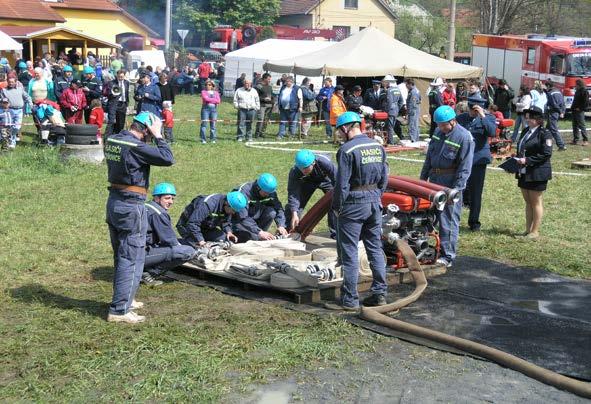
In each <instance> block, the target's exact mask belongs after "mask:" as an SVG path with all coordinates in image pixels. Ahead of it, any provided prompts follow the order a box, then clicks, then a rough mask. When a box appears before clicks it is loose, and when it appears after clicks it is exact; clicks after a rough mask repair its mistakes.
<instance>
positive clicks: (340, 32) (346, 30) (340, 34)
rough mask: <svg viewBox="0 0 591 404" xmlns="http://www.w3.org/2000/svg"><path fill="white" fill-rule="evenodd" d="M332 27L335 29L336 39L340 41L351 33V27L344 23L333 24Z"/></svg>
mask: <svg viewBox="0 0 591 404" xmlns="http://www.w3.org/2000/svg"><path fill="white" fill-rule="evenodd" d="M332 29H334V30H335V31H336V40H337V41H342V40H343V39H345V38H349V35H351V27H348V26H346V25H333V27H332Z"/></svg>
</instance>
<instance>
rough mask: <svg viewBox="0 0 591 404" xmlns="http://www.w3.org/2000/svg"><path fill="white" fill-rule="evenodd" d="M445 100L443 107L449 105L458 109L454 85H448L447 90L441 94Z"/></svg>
mask: <svg viewBox="0 0 591 404" xmlns="http://www.w3.org/2000/svg"><path fill="white" fill-rule="evenodd" d="M441 97H442V98H443V105H449V106H450V107H452V108H454V109H455V108H456V102H457V101H456V91H455V90H454V85H453V83H447V84H446V86H445V89H444V90H443V92H442V93H441Z"/></svg>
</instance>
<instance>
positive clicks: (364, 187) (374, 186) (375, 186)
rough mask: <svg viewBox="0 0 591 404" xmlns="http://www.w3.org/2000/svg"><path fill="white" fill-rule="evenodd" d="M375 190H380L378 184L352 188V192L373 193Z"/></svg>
mask: <svg viewBox="0 0 591 404" xmlns="http://www.w3.org/2000/svg"><path fill="white" fill-rule="evenodd" d="M374 189H378V185H377V184H367V185H359V186H358V187H353V188H351V191H373V190H374Z"/></svg>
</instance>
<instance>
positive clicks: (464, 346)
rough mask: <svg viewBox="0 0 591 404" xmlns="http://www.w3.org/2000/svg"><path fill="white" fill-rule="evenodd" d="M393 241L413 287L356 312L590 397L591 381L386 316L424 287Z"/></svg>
mask: <svg viewBox="0 0 591 404" xmlns="http://www.w3.org/2000/svg"><path fill="white" fill-rule="evenodd" d="M396 243H397V244H396V245H397V247H398V249H399V250H400V252H401V253H402V256H403V258H404V260H405V261H406V263H407V265H408V268H409V269H410V271H411V272H410V273H411V275H412V277H413V280H414V281H415V290H414V292H413V293H411V294H410V295H409V296H407V297H405V298H402V299H400V300H397V301H395V302H393V303H390V304H387V305H385V306H378V307H363V308H362V309H361V314H360V316H361V318H363V319H365V320H367V321H370V322H372V323H375V324H378V325H381V326H384V327H388V328H391V329H393V330H396V331H400V332H404V333H406V334H410V335H414V336H417V337H420V338H425V339H428V340H431V341H435V342H438V343H442V344H445V345H447V346H450V347H453V348H457V349H459V350H461V351H464V352H468V353H471V354H473V355H477V356H480V357H482V358H485V359H488V360H491V361H493V362H496V363H498V364H499V365H501V366H505V367H508V368H510V369H513V370H516V371H518V372H521V373H523V374H524V375H526V376H529V377H531V378H533V379H536V380H538V381H540V382H542V383H545V384H548V385H550V386H553V387H556V388H558V389H561V390H566V391H568V392H571V393H573V394H576V395H578V396H581V397H585V398H591V383H585V382H582V381H579V380H575V379H572V378H570V377H566V376H563V375H560V374H558V373H556V372H553V371H551V370H548V369H544V368H542V367H540V366H537V365H534V364H533V363H530V362H528V361H525V360H523V359H521V358H518V357H516V356H513V355H511V354H508V353H506V352H503V351H500V350H498V349H495V348H491V347H488V346H486V345H482V344H479V343H477V342H473V341H469V340H466V339H463V338H459V337H454V336H452V335H448V334H444V333H442V332H439V331H433V330H430V329H428V328H424V327H419V326H416V325H413V324H409V323H406V322H404V321H400V320H395V319H393V318H391V317H388V316H386V315H385V313H388V312H391V311H394V310H398V309H400V308H402V307H404V306H407V305H409V304H410V303H412V302H414V301H416V300H417V299H418V298H419V297H420V296H421V294H422V293H423V292H424V290H425V289H426V287H427V279H426V278H425V274H424V272H423V270H422V269H421V266H420V265H419V262H418V260H417V257H416V255H415V254H414V252H413V251H412V249H411V248H410V247H409V246H408V244H407V243H406V242H405V241H403V240H397V241H396Z"/></svg>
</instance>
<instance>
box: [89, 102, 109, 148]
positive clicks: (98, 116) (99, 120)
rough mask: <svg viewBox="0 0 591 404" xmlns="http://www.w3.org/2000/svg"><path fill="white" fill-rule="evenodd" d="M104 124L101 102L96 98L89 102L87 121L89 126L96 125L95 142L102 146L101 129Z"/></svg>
mask: <svg viewBox="0 0 591 404" xmlns="http://www.w3.org/2000/svg"><path fill="white" fill-rule="evenodd" d="M104 122H105V111H104V110H103V105H102V103H101V100H99V99H98V98H96V99H94V100H92V101H91V102H90V118H89V120H88V124H89V125H96V126H97V130H96V140H98V141H99V144H102V143H103V142H102V138H103V136H102V134H101V130H102V128H103V123H104Z"/></svg>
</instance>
